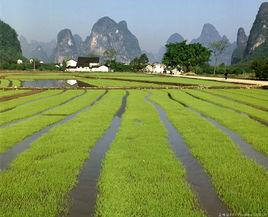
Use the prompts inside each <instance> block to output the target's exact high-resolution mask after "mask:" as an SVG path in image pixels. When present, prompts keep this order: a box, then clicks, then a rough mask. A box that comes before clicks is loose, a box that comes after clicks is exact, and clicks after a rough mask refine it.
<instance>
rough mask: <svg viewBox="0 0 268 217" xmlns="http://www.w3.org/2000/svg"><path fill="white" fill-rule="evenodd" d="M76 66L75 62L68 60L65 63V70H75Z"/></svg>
mask: <svg viewBox="0 0 268 217" xmlns="http://www.w3.org/2000/svg"><path fill="white" fill-rule="evenodd" d="M76 65H77V62H76V61H75V60H68V61H67V62H66V67H67V68H75V67H76Z"/></svg>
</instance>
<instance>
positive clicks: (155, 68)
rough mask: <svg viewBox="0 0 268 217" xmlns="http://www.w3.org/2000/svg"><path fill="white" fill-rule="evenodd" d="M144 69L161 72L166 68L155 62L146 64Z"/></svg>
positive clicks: (156, 72)
mask: <svg viewBox="0 0 268 217" xmlns="http://www.w3.org/2000/svg"><path fill="white" fill-rule="evenodd" d="M145 70H146V72H150V73H155V74H163V73H164V72H165V70H166V66H165V65H164V64H160V63H155V64H153V65H148V66H146V68H145Z"/></svg>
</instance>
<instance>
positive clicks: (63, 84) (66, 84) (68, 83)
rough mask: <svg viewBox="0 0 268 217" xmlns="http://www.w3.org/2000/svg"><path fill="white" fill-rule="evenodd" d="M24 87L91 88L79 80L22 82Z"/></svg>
mask: <svg viewBox="0 0 268 217" xmlns="http://www.w3.org/2000/svg"><path fill="white" fill-rule="evenodd" d="M22 87H27V88H75V87H90V85H89V84H87V83H85V82H82V81H79V80H32V81H22Z"/></svg>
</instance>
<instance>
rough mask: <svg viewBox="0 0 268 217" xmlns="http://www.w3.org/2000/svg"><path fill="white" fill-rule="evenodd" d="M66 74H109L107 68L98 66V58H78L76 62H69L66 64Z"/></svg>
mask: <svg viewBox="0 0 268 217" xmlns="http://www.w3.org/2000/svg"><path fill="white" fill-rule="evenodd" d="M66 67H67V69H66V71H68V72H109V68H108V67H107V66H104V65H100V58H99V57H78V61H77V62H76V61H74V60H70V62H69V61H67V63H66Z"/></svg>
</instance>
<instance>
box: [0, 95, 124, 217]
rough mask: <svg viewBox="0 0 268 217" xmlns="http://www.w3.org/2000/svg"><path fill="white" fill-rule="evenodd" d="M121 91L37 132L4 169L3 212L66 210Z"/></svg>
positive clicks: (9, 216) (15, 216)
mask: <svg viewBox="0 0 268 217" xmlns="http://www.w3.org/2000/svg"><path fill="white" fill-rule="evenodd" d="M123 95H124V91H113V92H109V93H108V94H107V95H106V96H104V97H103V98H102V100H101V101H99V102H98V103H96V104H95V105H94V106H93V107H92V108H90V109H88V110H86V111H84V112H82V113H80V114H79V115H77V116H76V117H75V118H74V119H72V120H70V121H68V122H66V123H65V124H63V125H61V126H58V127H56V128H53V129H52V130H50V131H49V132H48V133H47V134H46V135H44V136H42V137H41V138H39V139H38V140H37V141H35V142H34V143H33V144H32V146H31V148H30V149H28V150H27V151H25V152H24V153H22V154H20V155H19V156H18V158H17V159H16V160H15V161H14V162H13V163H12V164H11V165H10V168H9V169H8V170H6V171H3V172H2V173H0V180H1V182H0V201H1V203H0V210H1V215H2V216H5V217H19V216H20V217H21V216H39V217H42V216H44V217H54V216H59V215H64V213H65V211H66V210H65V209H66V205H67V203H68V200H67V198H68V195H69V192H70V191H71V189H72V188H74V187H75V185H76V182H77V180H76V179H77V176H78V175H79V173H80V170H81V168H82V166H83V163H84V161H85V160H86V159H87V158H88V156H89V152H90V150H91V148H92V147H93V146H94V145H95V143H96V141H97V140H98V139H99V138H100V137H101V136H102V135H103V133H104V132H105V130H106V129H107V128H108V127H109V125H110V123H111V121H112V119H113V116H114V114H115V113H116V112H117V110H118V109H119V107H120V105H121V101H122V97H123Z"/></svg>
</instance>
